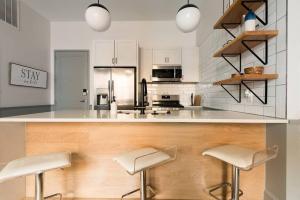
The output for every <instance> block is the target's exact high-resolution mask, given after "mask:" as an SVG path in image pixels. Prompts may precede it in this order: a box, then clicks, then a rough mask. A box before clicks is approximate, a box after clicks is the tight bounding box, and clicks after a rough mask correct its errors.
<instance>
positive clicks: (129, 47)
mask: <svg viewBox="0 0 300 200" xmlns="http://www.w3.org/2000/svg"><path fill="white" fill-rule="evenodd" d="M137 52H138V49H137V42H136V41H132V40H117V41H115V57H116V66H120V67H133V66H137V61H138V59H137Z"/></svg>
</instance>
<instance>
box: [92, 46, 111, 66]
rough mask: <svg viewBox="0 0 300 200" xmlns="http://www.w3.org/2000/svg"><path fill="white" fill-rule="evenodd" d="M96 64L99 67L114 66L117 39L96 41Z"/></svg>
mask: <svg viewBox="0 0 300 200" xmlns="http://www.w3.org/2000/svg"><path fill="white" fill-rule="evenodd" d="M93 56H94V65H95V66H99V67H110V66H114V58H115V41H114V40H103V41H95V42H94V55H93Z"/></svg>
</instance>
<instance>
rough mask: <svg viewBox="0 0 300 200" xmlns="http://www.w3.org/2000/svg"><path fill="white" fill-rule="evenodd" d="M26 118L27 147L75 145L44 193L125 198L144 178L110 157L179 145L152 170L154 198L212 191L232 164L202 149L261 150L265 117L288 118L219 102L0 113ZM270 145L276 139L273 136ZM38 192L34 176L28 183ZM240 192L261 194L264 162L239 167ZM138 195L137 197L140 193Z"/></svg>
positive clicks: (255, 197)
mask: <svg viewBox="0 0 300 200" xmlns="http://www.w3.org/2000/svg"><path fill="white" fill-rule="evenodd" d="M0 121H2V122H10V123H22V124H25V126H24V129H25V130H24V133H25V147H26V154H27V155H35V154H43V153H49V152H58V151H69V152H73V157H72V162H73V165H72V167H71V168H69V169H66V170H63V171H61V170H57V171H54V172H49V173H48V174H46V182H45V190H46V191H45V192H46V194H51V193H56V192H62V193H63V194H64V196H67V197H70V198H84V199H85V198H100V199H104V198H106V199H107V198H120V196H121V195H122V194H125V193H126V192H128V191H131V190H133V189H135V188H137V187H138V186H139V176H138V175H137V176H135V177H131V176H130V175H129V174H127V173H126V172H125V171H124V170H123V169H122V168H121V167H120V166H119V165H118V164H117V163H115V162H114V161H113V160H112V158H113V157H114V156H116V155H118V154H120V153H124V152H127V151H131V150H134V149H138V148H141V147H148V146H151V147H155V148H159V149H165V148H168V147H172V146H177V148H178V152H177V159H176V160H175V161H173V162H170V163H168V164H165V165H163V166H160V167H158V168H155V169H154V170H151V172H150V176H149V177H148V178H149V180H150V182H151V184H152V185H153V186H154V188H156V190H157V191H158V195H157V196H156V199H205V200H207V199H211V198H210V197H209V196H208V195H207V193H208V192H207V191H208V188H210V187H212V186H214V185H217V184H219V183H221V182H222V181H227V180H228V181H230V179H231V173H230V172H231V169H230V166H227V165H225V164H224V163H221V162H220V161H217V160H215V159H212V158H208V157H203V156H202V155H201V152H203V151H204V150H205V149H207V148H211V147H215V146H218V145H222V144H236V145H241V146H244V147H249V148H253V149H257V150H261V149H264V148H266V126H267V124H280V123H287V122H288V121H287V120H284V119H275V118H268V117H262V116H256V115H249V114H243V113H236V112H230V111H216V110H203V109H198V110H182V111H173V112H171V114H159V115H153V114H150V113H148V114H146V115H140V114H138V113H136V112H133V111H127V112H125V113H124V112H123V113H118V114H110V112H108V111H54V112H48V113H40V114H32V115H24V116H16V117H10V118H2V119H0ZM268 145H270V144H269V143H268ZM26 186H27V187H26V190H27V196H33V192H34V179H33V177H29V178H28V179H27V184H26ZM241 188H242V189H243V190H244V192H245V195H244V196H243V198H242V199H251V200H261V199H263V195H264V188H265V167H264V166H260V167H258V168H255V169H254V170H253V171H250V172H242V173H241ZM133 197H137V196H136V195H134V196H133Z"/></svg>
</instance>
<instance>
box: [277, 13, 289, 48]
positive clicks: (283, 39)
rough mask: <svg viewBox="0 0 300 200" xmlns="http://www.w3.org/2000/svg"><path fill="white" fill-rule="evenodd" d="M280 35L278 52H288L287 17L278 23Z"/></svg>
mask: <svg viewBox="0 0 300 200" xmlns="http://www.w3.org/2000/svg"><path fill="white" fill-rule="evenodd" d="M277 29H278V31H279V35H278V37H277V52H280V51H284V50H286V44H287V35H286V32H287V31H286V17H283V18H281V19H279V20H278V22H277Z"/></svg>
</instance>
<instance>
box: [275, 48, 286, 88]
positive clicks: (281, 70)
mask: <svg viewBox="0 0 300 200" xmlns="http://www.w3.org/2000/svg"><path fill="white" fill-rule="evenodd" d="M286 56H287V53H286V51H282V52H279V53H278V55H277V73H278V74H279V78H278V79H277V80H276V85H283V84H286V71H287V59H286Z"/></svg>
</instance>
